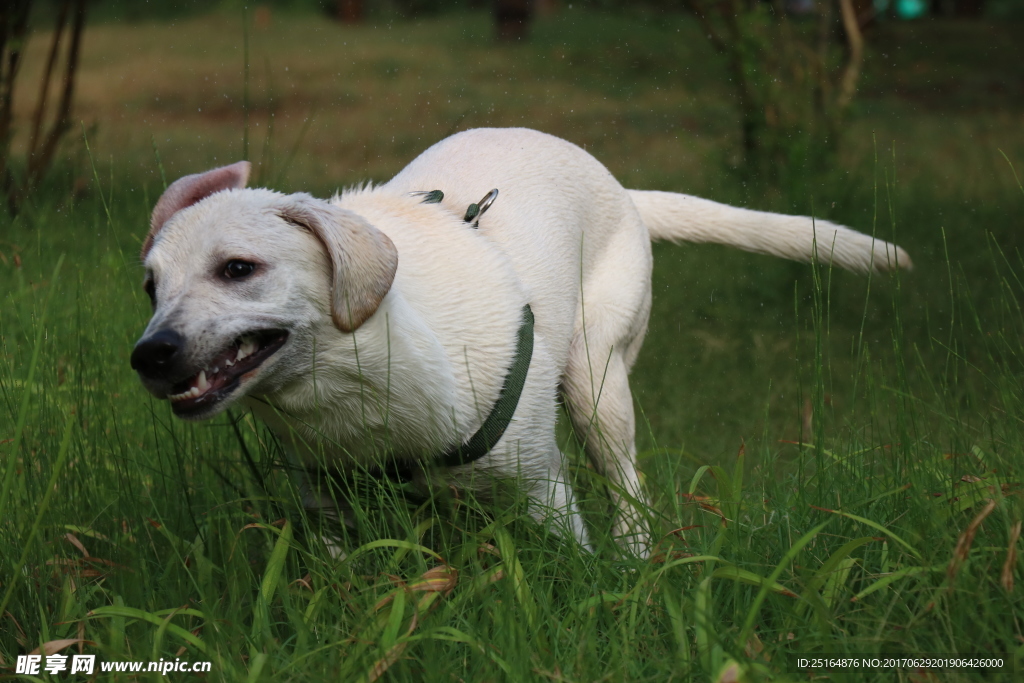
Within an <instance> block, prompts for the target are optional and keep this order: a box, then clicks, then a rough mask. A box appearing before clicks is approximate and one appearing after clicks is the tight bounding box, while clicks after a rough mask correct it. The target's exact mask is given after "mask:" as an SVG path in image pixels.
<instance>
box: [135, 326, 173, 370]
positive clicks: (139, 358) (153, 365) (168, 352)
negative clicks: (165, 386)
mask: <svg viewBox="0 0 1024 683" xmlns="http://www.w3.org/2000/svg"><path fill="white" fill-rule="evenodd" d="M184 346H185V339H184V337H182V336H181V335H180V334H178V333H177V332H175V331H174V330H160V331H158V332H155V333H153V334H152V335H150V336H148V337H146V338H145V339H142V340H140V341H139V343H138V344H136V345H135V350H134V351H132V370H135V371H137V372H138V373H139V374H142V375H145V376H146V377H153V378H156V377H161V376H164V375H166V374H167V372H168V370H170V369H171V367H172V365H173V364H174V362H175V361H176V360H178V354H179V352H180V351H181V349H182V348H183V347H184Z"/></svg>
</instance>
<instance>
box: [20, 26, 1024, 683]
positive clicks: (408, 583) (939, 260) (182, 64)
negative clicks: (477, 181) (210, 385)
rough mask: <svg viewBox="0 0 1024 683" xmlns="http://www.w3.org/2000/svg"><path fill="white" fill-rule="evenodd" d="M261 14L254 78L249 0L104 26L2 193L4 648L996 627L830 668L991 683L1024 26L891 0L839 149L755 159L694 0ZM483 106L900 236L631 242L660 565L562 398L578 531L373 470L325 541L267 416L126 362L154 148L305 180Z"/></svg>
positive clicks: (386, 664) (315, 180)
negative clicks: (780, 243) (875, 265)
mask: <svg viewBox="0 0 1024 683" xmlns="http://www.w3.org/2000/svg"><path fill="white" fill-rule="evenodd" d="M250 19H251V20H252V28H251V31H250V32H249V34H248V40H249V43H250V50H249V54H250V58H249V65H250V69H249V72H250V78H249V81H248V85H247V86H246V83H245V81H244V79H243V75H242V74H243V63H244V50H243V32H242V20H241V17H240V16H238V15H234V14H219V15H213V16H210V17H201V18H191V19H179V20H176V22H175V23H173V24H171V23H164V24H149V23H138V24H131V25H127V24H119V23H108V24H101V25H97V26H94V27H91V28H90V29H89V31H88V33H87V35H86V43H85V45H86V48H85V53H84V55H83V63H82V74H81V90H80V95H79V105H78V109H77V114H78V116H79V117H80V118H81V119H82V121H83V123H84V130H85V131H86V132H87V133H88V141H89V147H88V150H87V149H86V145H85V143H84V141H83V137H82V136H81V135H74V136H70V138H69V140H68V143H67V145H66V150H65V152H66V154H65V158H64V160H63V161H62V162H61V165H60V167H59V168H58V169H56V171H55V173H54V174H53V177H52V178H51V184H50V186H48V187H47V188H45V189H44V190H43V191H42V192H41V193H39V194H38V195H36V197H35V198H34V200H33V201H32V202H31V203H30V204H29V205H28V206H27V207H26V208H25V210H24V211H23V212H21V213H20V214H19V215H18V216H17V217H16V218H11V217H8V216H5V217H3V218H0V221H2V223H0V301H2V304H0V472H2V477H3V478H2V480H0V520H3V523H2V524H0V658H2V664H3V665H4V666H13V662H14V659H15V657H16V655H17V654H24V653H27V652H31V651H32V650H33V649H35V648H38V647H39V646H40V645H41V644H42V643H44V642H50V641H61V640H73V641H76V642H74V643H63V645H64V646H65V647H66V648H67V649H65V650H63V652H64V653H65V654H71V653H77V652H79V647H81V649H82V651H84V652H85V653H87V654H90V653H91V654H97V655H99V657H100V659H104V660H128V659H133V660H154V661H156V660H159V659H160V658H164V659H165V660H167V659H170V660H173V659H175V658H176V657H180V658H182V659H184V660H189V661H200V660H209V661H212V662H213V667H212V671H211V673H210V674H209V677H210V678H212V679H215V680H253V681H255V680H261V679H267V680H270V679H273V680H303V681H305V680H319V679H323V678H327V677H328V676H330V677H331V678H338V679H340V680H349V679H352V680H367V681H370V680H376V678H378V677H382V678H384V679H390V680H415V681H418V680H431V681H434V680H437V681H442V680H443V681H457V680H465V681H485V680H551V681H563V680H564V681H596V680H608V681H618V680H636V681H640V680H643V681H647V680H649V681H664V680H670V679H671V680H701V681H703V680H711V681H714V680H723V681H724V680H733V679H730V678H728V676H725V677H720V676H719V674H720V672H721V671H722V670H723V667H725V668H728V667H729V666H734V667H736V670H739V671H742V675H743V676H745V677H746V679H747V680H807V679H808V677H809V675H808V673H806V672H801V671H799V670H798V669H797V667H796V664H795V659H796V657H797V655H798V654H799V653H808V654H814V653H817V654H831V655H858V656H875V655H881V654H884V653H897V654H906V655H925V656H927V655H937V654H977V655H985V656H988V655H996V656H1000V657H1002V658H1004V659H1005V660H1006V661H1007V667H1006V668H1005V669H1003V670H1002V671H999V672H995V673H993V672H992V671H988V672H981V671H977V670H973V671H972V670H958V671H945V672H941V671H940V672H938V673H937V674H934V675H933V674H930V673H925V672H919V671H916V670H915V669H914V668H913V667H906V666H902V667H897V668H896V669H893V670H887V671H872V672H865V671H864V670H852V671H846V672H843V671H838V670H833V671H832V672H831V673H829V674H827V680H835V681H860V680H894V681H896V680H899V681H922V682H923V681H939V680H941V681H947V680H948V681H961V680H964V681H967V680H1006V681H1010V680H1015V678H1016V676H1015V675H1014V673H1013V669H1012V668H1011V667H1019V666H1020V664H1021V661H1020V660H1021V659H1022V658H1024V632H1022V626H1021V616H1022V612H1021V607H1022V602H1024V591H1022V589H1021V587H1020V584H1021V581H1022V580H1024V576H1022V575H1021V571H1022V567H1021V564H1020V560H1019V559H1018V557H1017V554H1016V549H1017V548H1018V546H1019V542H1018V539H1019V534H1020V530H1021V521H1022V519H1024V514H1022V513H1024V510H1022V504H1021V501H1020V491H1021V489H1020V481H1021V476H1022V475H1021V469H1022V467H1021V453H1022V452H1024V431H1022V429H1021V427H1020V425H1021V420H1022V418H1024V385H1022V378H1024V364H1022V360H1024V358H1022V346H1021V342H1022V339H1024V315H1022V312H1021V309H1020V302H1021V300H1022V298H1024V262H1022V260H1021V254H1020V248H1021V246H1022V241H1024V238H1022V237H1021V234H1020V225H1021V217H1022V216H1024V189H1022V188H1021V187H1020V183H1019V182H1018V181H1017V180H1016V178H1015V175H1014V172H1013V169H1012V166H1011V164H1012V165H1013V166H1015V167H1016V172H1017V174H1018V175H1020V176H1022V177H1024V134H1022V132H1021V130H1022V129H1021V127H1020V121H1021V116H1022V114H1024V95H1022V91H1021V83H1022V80H1021V79H1022V74H1021V70H1020V63H1021V62H1020V59H1019V48H1015V47H1014V40H1015V38H1014V36H1016V35H1019V30H1020V28H1021V27H1020V26H1019V25H1013V24H1006V25H1001V26H996V25H989V24H981V23H979V24H972V23H958V24H944V23H924V24H919V25H908V26H896V25H890V26H883V27H881V29H880V30H879V32H878V33H877V34H876V35H875V36H874V38H873V41H874V43H873V50H872V52H871V56H870V58H869V62H868V64H867V71H866V75H865V79H864V83H863V93H862V95H863V96H862V98H861V99H860V100H859V101H858V104H857V109H856V111H855V114H854V116H853V118H852V121H851V123H850V125H849V133H848V144H847V146H846V147H845V148H844V150H843V151H842V153H841V155H840V157H839V159H837V162H836V168H835V170H834V172H832V173H829V174H825V175H824V176H821V177H816V178H814V179H813V180H812V181H809V182H808V183H807V184H806V185H805V186H801V187H789V188H783V189H782V190H776V191H765V190H762V189H759V188H757V187H755V186H754V185H748V186H743V185H742V184H741V183H740V181H739V179H738V178H739V176H738V175H737V174H735V173H733V172H732V171H731V170H730V169H731V168H732V167H733V166H734V165H735V164H736V161H737V159H736V154H737V137H736V132H735V125H736V115H735V113H734V111H733V108H732V106H731V101H730V91H729V89H728V87H727V85H726V83H725V80H724V79H725V72H724V69H723V68H722V66H721V64H720V63H719V61H718V58H717V57H716V56H715V54H714V53H713V52H711V51H710V49H709V48H708V46H707V45H706V43H705V41H704V40H703V38H702V36H701V35H700V32H699V30H698V29H697V27H696V26H695V25H693V24H692V23H691V22H689V21H687V20H685V19H684V18H671V17H670V18H668V19H661V20H659V21H658V22H657V23H653V22H651V21H650V20H649V19H644V18H643V17H642V16H640V15H635V16H633V15H630V16H625V17H623V16H614V15H603V14H599V13H591V12H583V11H578V10H577V11H574V10H569V9H564V10H563V11H562V12H560V13H559V14H558V15H556V16H555V17H552V18H550V19H547V20H545V21H544V22H542V23H540V24H538V26H537V27H536V29H537V30H536V35H535V39H534V40H533V41H532V42H531V43H530V44H528V45H523V46H502V47H496V46H493V45H491V44H490V42H489V39H488V24H487V20H486V17H485V16H483V15H472V14H470V15H466V16H452V17H440V18H436V19H432V20H430V21H427V22H422V23H409V24H403V23H395V24H391V25H387V26H376V27H363V28H359V29H353V28H345V27H339V26H336V25H333V24H330V23H327V22H326V21H323V20H321V19H319V18H317V17H312V16H299V17H282V16H278V15H274V14H271V15H267V14H266V13H258V12H257V13H253V15H252V16H251V17H250ZM43 50H45V44H44V41H42V40H36V41H35V42H34V43H32V44H31V45H30V46H29V59H28V61H27V64H26V69H28V70H29V73H30V74H31V69H38V68H39V67H38V65H39V63H40V61H41V58H40V57H39V56H38V55H40V54H41V53H42V51H43ZM31 81H32V79H31V78H28V79H27V82H31ZM20 101H21V102H22V103H23V106H27V105H25V103H26V102H30V101H31V99H30V97H29V95H25V96H23V97H21V99H20ZM246 103H248V114H246V107H245V104H246ZM26 113H27V110H26V109H21V110H19V111H18V114H19V116H21V117H22V118H21V120H22V121H23V120H24V117H25V116H26ZM247 118H248V122H249V125H248V127H246V125H245V122H246V119H247ZM482 125H526V126H530V127H535V128H539V129H542V130H545V131H548V132H551V133H554V134H557V135H561V136H563V137H565V138H567V139H570V140H572V141H574V142H576V143H578V144H581V145H585V146H586V148H587V149H588V151H591V152H592V153H594V154H595V155H596V156H598V158H599V159H601V160H602V161H603V162H605V163H606V164H607V165H608V167H609V168H610V169H611V170H612V172H613V173H615V174H616V176H617V177H619V178H620V179H621V180H622V181H623V183H624V184H625V185H627V186H630V187H638V188H647V189H672V190H679V191H685V192H692V193H695V194H703V195H705V196H708V197H711V198H714V199H719V200H722V201H729V202H732V203H743V204H745V205H748V206H752V207H755V208H762V209H771V210H787V211H794V212H801V213H812V212H813V213H814V214H815V215H819V216H822V217H824V218H829V219H832V220H836V221H839V222H843V223H846V224H848V225H852V226H854V227H857V228H859V229H862V230H865V231H869V232H870V231H876V232H877V234H879V235H880V236H882V237H885V238H894V239H895V240H896V241H898V242H899V243H900V244H902V245H903V246H905V247H906V248H907V249H908V251H909V252H910V253H911V255H912V256H913V257H914V260H915V265H916V268H915V270H914V271H913V272H911V273H904V274H901V275H899V276H898V277H894V278H890V277H878V276H876V277H874V278H871V279H868V278H863V277H856V276H852V275H848V274H846V273H838V272H829V271H828V270H826V269H816V268H812V267H810V266H805V265H797V264H790V263H786V262H781V261H776V260H772V259H769V258H766V257H758V256H753V255H748V254H742V253H736V252H731V251H728V250H725V249H721V248H716V247H709V246H699V247H696V246H666V245H659V246H657V247H656V249H655V274H654V278H655V300H654V312H653V314H652V319H651V328H650V332H649V336H648V341H647V344H646V346H645V349H644V351H643V353H642V354H641V357H640V361H639V363H638V366H637V368H636V370H635V372H634V379H633V383H634V390H635V394H636V398H637V409H638V415H639V416H640V423H641V425H642V427H641V432H642V434H641V435H640V447H641V451H642V465H643V468H644V470H645V473H646V476H647V485H648V488H649V490H650V492H651V495H652V500H653V501H654V502H653V505H652V508H651V510H650V515H651V518H652V523H653V524H654V525H655V527H656V528H657V529H658V531H659V533H658V538H659V539H660V541H659V543H658V546H657V549H656V552H655V554H654V557H653V558H652V560H651V561H638V560H634V559H623V558H616V557H615V554H614V551H613V548H612V546H611V545H610V542H609V541H608V540H607V539H606V538H604V536H606V534H605V533H603V532H604V531H605V530H604V528H603V526H602V520H603V519H604V516H603V512H604V510H603V505H602V496H601V494H602V484H601V482H600V481H598V480H597V478H596V477H595V476H594V475H593V474H592V473H591V472H590V471H589V470H588V469H587V468H586V467H585V466H584V465H583V463H582V461H580V460H579V458H578V449H577V448H576V446H575V444H574V443H573V441H572V437H571V434H569V432H568V431H567V430H566V431H565V432H564V433H563V438H564V440H565V447H566V451H567V452H568V453H570V455H571V457H573V458H574V459H575V462H576V463H577V465H578V467H577V469H578V481H579V486H580V489H581V490H582V491H584V494H585V497H586V501H585V508H586V510H587V512H588V514H587V521H588V523H589V524H590V525H591V528H592V530H593V531H594V534H595V536H596V537H597V538H598V541H599V546H600V547H599V550H598V552H597V554H595V555H588V554H585V553H581V552H580V551H579V550H578V549H576V548H573V547H570V546H566V545H564V544H561V543H560V542H559V541H558V540H557V539H553V538H551V537H549V536H547V535H545V534H543V533H542V532H541V531H540V530H539V529H538V528H537V527H535V526H534V525H533V524H531V523H530V522H528V521H525V520H524V519H523V518H522V515H521V511H522V506H521V505H519V504H516V503H515V502H514V501H513V502H512V503H511V504H509V505H508V506H502V507H501V508H500V509H495V507H494V506H485V505H481V504H477V503H476V502H475V501H472V500H458V499H453V498H451V497H450V496H447V495H439V496H437V497H436V498H434V499H432V500H429V501H426V502H424V503H422V504H420V502H419V501H409V500H407V499H405V498H403V497H402V495H401V492H400V491H396V490H392V489H391V488H389V487H388V486H383V487H380V488H377V489H370V490H365V491H361V492H360V493H359V495H358V496H356V500H357V502H360V505H361V506H362V508H364V509H365V510H366V513H365V515H362V516H361V517H360V524H359V525H358V529H357V531H356V532H354V534H353V537H352V538H351V539H349V548H350V553H349V556H348V559H347V560H346V561H344V562H334V561H332V560H331V559H330V557H328V555H327V553H326V552H324V550H323V549H322V547H321V546H320V545H319V544H318V543H317V542H316V541H315V538H313V537H312V535H311V533H310V531H311V529H312V528H315V527H316V524H317V522H316V521H315V520H309V519H306V518H305V516H304V515H303V513H302V512H301V510H299V509H298V506H297V505H296V503H295V495H294V489H293V486H292V484H291V482H290V480H289V477H288V476H287V472H285V471H284V470H283V469H282V468H281V467H278V466H275V465H277V464H279V463H280V462H281V459H282V456H281V453H280V452H279V450H278V448H277V446H276V444H275V442H274V440H273V439H272V437H271V436H270V435H269V434H268V433H267V432H266V431H265V430H264V429H263V428H262V427H261V426H260V425H259V424H257V423H255V422H253V420H252V418H251V417H250V416H248V415H243V414H234V415H233V416H231V418H230V419H229V418H228V417H222V418H218V419H216V420H214V421H212V422H211V423H208V424H202V425H187V424H184V423H181V422H177V421H174V420H173V419H172V417H171V415H170V411H169V410H168V408H167V406H166V405H165V404H162V403H159V402H156V401H154V400H152V399H151V398H150V397H149V396H148V395H147V394H146V393H145V392H144V391H143V390H142V388H141V386H140V385H139V384H138V381H137V379H136V378H135V377H134V374H133V373H132V372H131V370H130V368H129V367H128V360H127V359H128V354H129V351H130V349H131V347H132V344H133V343H134V341H135V339H136V338H137V336H138V334H139V333H140V332H141V330H142V329H143V327H144V324H145V320H146V319H147V316H148V313H149V304H148V301H147V300H146V297H145V295H144V294H143V292H142V291H141V287H140V286H139V283H140V281H141V268H140V267H139V265H138V262H137V256H136V254H137V253H138V245H139V242H140V240H141V238H142V236H143V234H144V233H145V230H146V226H147V220H148V218H147V216H148V212H149V210H150V208H151V206H152V204H153V202H154V201H155V199H156V197H157V196H158V195H159V193H160V192H161V191H162V188H163V178H162V174H163V175H164V176H166V178H167V179H173V178H176V177H178V176H179V175H182V174H185V173H192V172H195V171H197V170H200V169H204V168H206V167H208V166H210V165H214V164H220V163H226V162H229V161H234V160H236V159H238V158H240V157H242V156H244V155H247V156H248V157H249V158H251V159H252V160H253V161H254V162H256V164H257V172H256V175H257V180H258V181H259V182H261V183H264V184H268V185H270V186H272V187H275V188H277V189H282V190H285V191H289V190H298V189H302V190H307V191H312V192H314V193H318V194H327V193H329V192H331V191H333V190H334V189H336V188H337V187H339V186H343V185H346V184H349V183H354V182H358V181H360V180H363V179H374V180H385V179H387V178H388V177H389V176H390V174H392V173H394V172H395V171H397V170H398V169H399V168H401V167H402V165H404V164H405V163H407V162H408V161H409V160H410V159H411V158H412V157H413V156H415V154H417V153H418V152H419V151H420V150H422V149H423V148H425V147H426V146H427V145H429V144H431V143H432V142H434V141H436V140H438V139H440V138H441V137H443V136H445V135H446V134H448V133H450V132H454V131H456V130H461V129H464V128H469V127H474V126H482ZM20 144H23V140H21V139H16V140H15V147H16V149H17V148H18V145H20ZM154 148H155V149H156V151H157V154H159V158H160V159H161V161H162V169H161V164H160V163H158V161H157V154H155V153H154ZM293 150H294V154H293ZM801 443H802V444H803V445H800V444H801ZM738 454H739V455H738ZM78 640H82V641H85V642H83V643H82V644H79V643H78V642H77V641H78ZM171 675H172V676H173V675H178V676H186V674H171ZM1019 675H1020V674H1017V676H1019ZM107 676H111V677H112V679H107V678H106V677H107ZM816 676H818V677H822V676H826V674H825V673H824V672H821V671H819V672H818V673H817V674H816ZM148 677H149V678H154V679H155V678H158V677H159V676H158V675H156V674H148ZM136 678H141V679H145V680H148V678H147V675H141V676H139V675H130V674H126V673H122V674H100V675H99V679H100V680H121V679H124V680H129V679H136Z"/></svg>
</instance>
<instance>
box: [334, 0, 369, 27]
mask: <svg viewBox="0 0 1024 683" xmlns="http://www.w3.org/2000/svg"><path fill="white" fill-rule="evenodd" d="M337 16H338V19H340V20H341V21H343V22H345V23H346V24H358V23H359V22H361V21H362V20H363V0H338V14H337Z"/></svg>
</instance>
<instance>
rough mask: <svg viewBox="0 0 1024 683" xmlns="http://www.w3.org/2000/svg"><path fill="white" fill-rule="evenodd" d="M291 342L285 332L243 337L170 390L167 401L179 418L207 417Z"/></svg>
mask: <svg viewBox="0 0 1024 683" xmlns="http://www.w3.org/2000/svg"><path fill="white" fill-rule="evenodd" d="M287 340H288V333H287V332H286V331H284V330H262V331H259V332H250V333H247V334H243V335H242V336H241V337H239V338H238V339H236V340H235V341H234V343H232V344H231V346H229V347H228V348H226V349H225V350H224V351H222V352H221V353H219V354H217V356H215V357H214V358H213V360H211V361H210V363H209V364H208V365H207V366H206V367H205V368H203V369H202V370H200V371H199V372H197V373H196V374H194V375H192V376H191V377H189V378H188V379H186V380H183V381H182V382H179V383H178V384H176V385H174V387H172V388H171V393H170V394H169V395H168V396H167V400H169V401H170V402H171V408H172V409H173V410H174V412H175V413H176V414H177V415H181V416H186V415H196V414H199V413H204V412H206V411H207V410H209V409H210V408H212V407H213V406H215V405H216V404H217V403H219V402H220V401H222V400H223V399H225V398H226V397H227V396H228V395H230V394H231V392H233V391H234V390H235V389H236V388H237V387H238V384H239V382H240V381H241V380H242V378H243V377H244V376H245V375H246V374H248V373H250V372H252V371H253V370H255V369H256V368H258V367H259V366H260V365H261V364H262V363H263V361H265V360H266V359H268V358H270V357H271V356H272V355H274V353H275V352H276V351H277V350H278V349H280V348H281V347H282V346H283V345H284V343H285V341H287Z"/></svg>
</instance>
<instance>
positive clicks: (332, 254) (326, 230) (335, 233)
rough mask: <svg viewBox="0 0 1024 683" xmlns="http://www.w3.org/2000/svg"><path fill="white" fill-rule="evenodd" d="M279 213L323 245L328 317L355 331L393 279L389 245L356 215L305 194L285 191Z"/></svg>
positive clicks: (395, 259) (393, 253)
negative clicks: (327, 262) (327, 274)
mask: <svg viewBox="0 0 1024 683" xmlns="http://www.w3.org/2000/svg"><path fill="white" fill-rule="evenodd" d="M280 216H281V218H283V219H284V220H285V221H287V222H289V223H291V224H293V225H297V226H299V227H302V228H306V229H307V230H309V231H310V232H312V233H313V234H314V235H315V236H316V238H317V239H318V240H320V242H321V243H322V244H323V246H324V249H325V250H326V252H327V257H328V259H329V260H330V263H331V271H332V273H331V319H332V320H333V321H334V325H335V327H337V328H338V329H339V330H341V331H342V332H352V331H354V330H356V329H358V328H359V326H360V325H362V324H363V323H364V322H366V319H367V318H369V317H370V316H371V315H373V314H374V312H375V311H376V310H377V307H378V306H380V302H381V301H383V300H384V296H385V295H386V294H387V293H388V291H389V290H390V289H391V283H392V282H394V280H395V271H396V270H398V250H397V249H395V245H394V243H393V242H392V241H391V240H390V239H389V238H388V236H387V235H385V234H384V233H382V232H381V231H380V230H378V229H377V228H375V227H373V226H372V225H370V223H369V222H368V221H367V220H366V219H365V218H363V217H362V216H360V215H359V214H357V213H353V212H352V211H348V210H347V209H342V208H340V207H337V206H334V205H333V204H329V203H328V202H325V201H322V200H319V199H315V198H313V197H311V196H309V195H307V194H302V193H299V194H293V195H290V196H289V197H288V203H286V204H284V205H283V206H282V207H281V209H280Z"/></svg>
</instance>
